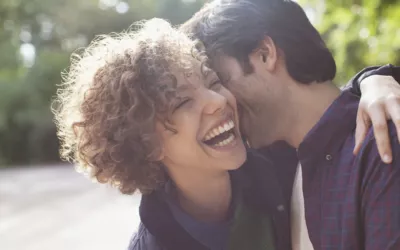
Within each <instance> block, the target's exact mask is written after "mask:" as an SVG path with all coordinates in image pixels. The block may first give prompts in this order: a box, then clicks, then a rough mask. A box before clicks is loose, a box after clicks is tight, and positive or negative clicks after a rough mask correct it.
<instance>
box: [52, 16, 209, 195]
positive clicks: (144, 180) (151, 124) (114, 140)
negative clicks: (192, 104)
mask: <svg viewBox="0 0 400 250" xmlns="http://www.w3.org/2000/svg"><path fill="white" fill-rule="evenodd" d="M196 44H197V43H196V42H195V41H193V40H191V39H189V38H188V37H187V36H186V35H185V34H184V33H183V32H181V31H179V30H177V29H176V28H174V27H172V26H171V25H170V24H169V23H168V22H167V21H164V20H162V19H151V20H149V21H142V22H140V23H135V24H134V25H133V26H132V28H131V29H129V30H128V31H124V32H122V33H113V34H110V35H103V36H99V37H97V38H96V39H94V41H92V42H91V44H90V45H89V46H88V47H87V48H86V49H84V50H83V51H82V52H81V53H79V52H77V53H75V54H73V56H72V57H71V66H70V69H69V71H68V72H67V73H66V74H65V75H64V78H63V82H62V84H61V87H60V89H59V90H58V92H57V96H56V98H55V101H54V104H55V106H54V108H53V112H54V114H55V122H56V125H57V127H58V136H59V138H60V141H61V149H60V153H61V157H62V158H63V159H65V160H69V161H72V162H74V163H76V165H77V166H78V167H79V169H80V170H84V171H85V172H87V173H89V175H90V176H91V177H94V178H95V179H97V181H98V182H100V183H109V184H112V185H113V186H117V187H118V188H119V190H120V191H121V192H122V193H125V194H132V193H134V192H135V191H136V190H139V191H140V192H141V193H149V192H152V191H153V190H155V189H156V188H157V187H158V186H159V185H160V184H161V183H163V182H164V181H165V178H166V175H165V171H164V169H163V167H162V166H161V164H160V163H159V162H157V160H156V158H157V156H159V153H160V148H161V143H162V142H160V140H159V138H158V136H157V134H156V132H155V125H156V121H157V120H158V119H159V120H163V121H164V122H165V121H168V115H169V112H170V106H171V100H172V99H173V97H175V96H176V84H177V82H176V77H175V76H174V74H173V69H179V70H182V72H184V73H189V72H191V70H192V69H193V67H194V62H193V58H195V59H198V60H200V58H201V55H200V53H197V54H196V51H197V50H196V49H194V48H195V47H196ZM189 74H190V73H189ZM164 124H166V123H164Z"/></svg>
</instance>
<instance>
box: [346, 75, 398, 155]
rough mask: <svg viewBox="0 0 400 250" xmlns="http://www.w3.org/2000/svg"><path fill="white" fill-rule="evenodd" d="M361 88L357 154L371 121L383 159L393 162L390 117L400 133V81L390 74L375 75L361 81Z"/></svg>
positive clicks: (355, 152)
mask: <svg viewBox="0 0 400 250" xmlns="http://www.w3.org/2000/svg"><path fill="white" fill-rule="evenodd" d="M360 89H361V93H362V95H361V100H360V106H359V108H358V114H357V128H356V144H355V147H354V154H357V153H358V152H359V150H360V148H361V145H362V143H363V141H364V139H365V136H366V134H367V132H368V130H369V127H370V126H371V124H372V126H373V128H374V134H375V139H376V143H377V146H378V150H379V154H380V156H381V158H382V161H383V162H385V163H390V162H391V161H392V149H391V145H390V140H389V132H388V124H387V120H393V122H394V124H395V125H396V129H397V134H398V135H400V85H399V83H398V82H396V80H395V79H394V78H393V77H391V76H381V75H372V76H369V77H367V78H365V79H364V80H363V81H362V82H361V84H360Z"/></svg>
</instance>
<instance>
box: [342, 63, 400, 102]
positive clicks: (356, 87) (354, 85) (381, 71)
mask: <svg viewBox="0 0 400 250" xmlns="http://www.w3.org/2000/svg"><path fill="white" fill-rule="evenodd" d="M372 75H382V76H392V77H393V78H394V79H395V80H396V81H397V82H399V83H400V67H396V66H393V65H391V64H386V65H384V66H372V67H368V68H365V69H363V70H361V71H360V72H358V73H357V74H356V75H355V76H354V77H353V78H352V79H351V80H350V81H349V82H348V83H347V84H346V85H345V86H344V87H343V90H350V91H351V92H352V93H353V94H355V95H358V96H361V90H360V83H361V82H362V80H364V79H365V78H367V77H369V76H372Z"/></svg>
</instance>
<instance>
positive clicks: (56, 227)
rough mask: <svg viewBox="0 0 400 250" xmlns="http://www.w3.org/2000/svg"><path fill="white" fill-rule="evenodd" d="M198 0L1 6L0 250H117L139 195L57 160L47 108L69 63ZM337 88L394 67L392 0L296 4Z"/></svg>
mask: <svg viewBox="0 0 400 250" xmlns="http://www.w3.org/2000/svg"><path fill="white" fill-rule="evenodd" d="M205 2H206V0H124V1H121V0H68V1H67V0H0V55H1V56H0V249H2V250H20V249H24V250H27V249H28V250H33V249H40V250H46V249H54V248H55V247H57V249H59V250H63V249H74V250H77V249H78V250H79V249H97V250H103V249H124V248H125V247H126V245H127V243H128V241H129V237H130V236H131V234H132V232H134V230H135V229H136V227H137V223H138V218H137V205H138V202H139V198H138V196H123V195H120V194H118V192H117V191H116V190H112V189H110V188H108V187H104V186H100V185H97V184H94V183H91V182H90V181H89V180H87V179H85V178H84V177H83V176H80V175H79V174H77V173H75V171H74V169H73V167H72V166H71V165H68V164H65V163H61V162H60V161H59V156H58V141H57V137H56V129H55V126H54V124H53V122H52V114H51V112H50V103H51V100H52V98H53V96H54V94H55V92H56V89H57V85H58V84H59V83H60V81H61V74H60V72H61V71H63V70H65V69H66V68H67V67H68V63H69V57H70V55H71V53H72V52H73V51H74V50H76V49H77V48H80V47H83V46H85V45H87V44H88V42H90V41H91V39H93V37H94V36H95V35H98V34H104V33H109V32H118V31H121V30H124V29H126V28H128V27H129V26H130V25H131V24H132V23H133V22H134V21H137V20H141V19H144V18H146V19H148V18H152V17H161V18H166V19H168V20H170V21H171V22H172V23H174V24H180V23H182V22H184V21H185V20H187V19H188V18H190V17H191V16H192V15H193V13H195V12H196V11H197V10H198V9H199V8H200V7H201V6H202V5H203V4H204V3H205ZM299 3H300V4H301V5H302V6H303V7H304V8H305V10H306V13H307V15H308V16H309V18H310V20H311V21H312V22H313V23H314V24H315V25H316V27H318V29H319V31H320V32H321V33H322V34H323V37H324V39H325V41H326V42H327V44H328V46H329V48H330V49H331V50H332V51H333V53H334V55H335V59H336V63H337V65H338V74H337V78H336V83H337V84H341V83H345V82H346V81H347V80H348V79H350V78H351V76H353V75H354V74H355V73H356V72H358V71H359V70H361V69H362V68H364V67H366V66H368V65H378V64H386V63H392V64H397V65H399V64H400V28H399V24H400V1H399V0H384V1H378V0H353V1H351V0H348V1H343V0H341V1H337V0H336V1H333V0H309V1H306V0H301V1H299Z"/></svg>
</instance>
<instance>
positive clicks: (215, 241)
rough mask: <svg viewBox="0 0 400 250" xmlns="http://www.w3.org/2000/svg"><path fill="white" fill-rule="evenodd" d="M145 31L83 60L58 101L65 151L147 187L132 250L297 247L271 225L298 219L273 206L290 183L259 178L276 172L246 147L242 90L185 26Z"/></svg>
mask: <svg viewBox="0 0 400 250" xmlns="http://www.w3.org/2000/svg"><path fill="white" fill-rule="evenodd" d="M138 28H139V29H138V30H137V31H128V32H124V33H120V34H118V35H113V36H102V37H100V38H98V39H96V40H95V41H93V42H92V43H91V45H90V46H89V47H88V48H87V49H86V50H85V51H84V52H83V54H82V56H81V57H79V58H75V59H74V60H73V64H72V66H71V68H70V71H69V73H68V75H67V77H66V79H65V81H64V85H63V88H62V89H61V90H60V91H59V92H58V97H57V103H58V109H57V110H58V111H56V121H57V125H58V129H59V136H60V138H61V141H62V156H63V157H64V158H67V159H70V160H72V161H74V162H75V163H77V165H78V166H79V167H80V168H82V169H83V170H85V171H87V172H88V173H89V174H90V176H92V177H93V178H95V179H96V180H97V181H99V182H100V183H109V184H112V185H113V186H115V187H118V188H119V190H120V191H121V192H122V193H125V194H132V193H134V192H135V191H139V192H140V193H142V201H141V206H140V218H141V222H142V223H141V225H140V228H139V232H138V234H136V236H135V237H134V239H133V240H132V242H131V245H130V249H132V250H143V249H151V250H156V249H170V250H177V249H184V250H189V249H190V250H200V249H202V250H206V249H242V250H243V249H251V250H257V249H284V248H281V247H279V246H280V245H279V246H278V245H277V242H282V241H286V243H285V245H287V246H290V236H289V235H290V234H289V232H290V229H288V230H287V236H284V235H281V234H280V233H278V232H277V231H276V230H275V228H274V227H273V226H272V225H285V226H286V225H289V221H288V220H287V219H286V217H285V216H279V214H278V215H272V214H271V213H270V211H272V210H273V211H276V208H277V207H278V208H279V204H283V203H284V202H285V201H284V200H276V199H274V198H271V197H272V196H271V195H269V194H270V193H271V192H276V193H279V192H282V190H281V189H280V186H279V183H278V181H276V182H273V183H264V182H262V181H258V180H260V178H258V177H260V176H261V177H262V176H265V175H274V169H273V167H272V165H271V164H270V163H269V162H268V161H266V160H264V158H262V157H261V156H258V155H256V154H255V153H246V148H245V145H244V144H243V140H242V138H241V137H240V133H239V126H240V124H238V112H237V109H236V101H235V98H234V97H233V96H232V94H231V93H230V92H229V91H228V90H227V89H225V88H224V87H223V86H222V85H221V84H220V81H219V79H218V77H217V75H216V74H215V73H214V72H213V71H212V70H210V69H209V68H207V67H206V65H205V64H204V63H202V61H203V60H202V55H201V54H200V53H198V52H196V50H195V49H194V47H195V46H194V45H195V44H194V42H193V41H191V40H190V39H189V38H188V37H187V36H185V35H184V34H183V33H180V32H179V31H177V30H176V29H174V28H172V27H171V26H170V25H169V24H168V23H167V22H166V21H162V20H159V19H155V20H151V21H148V22H145V23H143V24H141V25H140V26H139V27H138ZM246 157H247V161H246ZM245 161H246V163H245ZM241 166H242V167H241ZM275 179H277V178H275ZM282 209H283V208H281V209H280V210H282ZM278 210H279V209H278ZM282 214H283V213H282ZM285 234H286V233H285ZM285 237H286V238H285Z"/></svg>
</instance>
